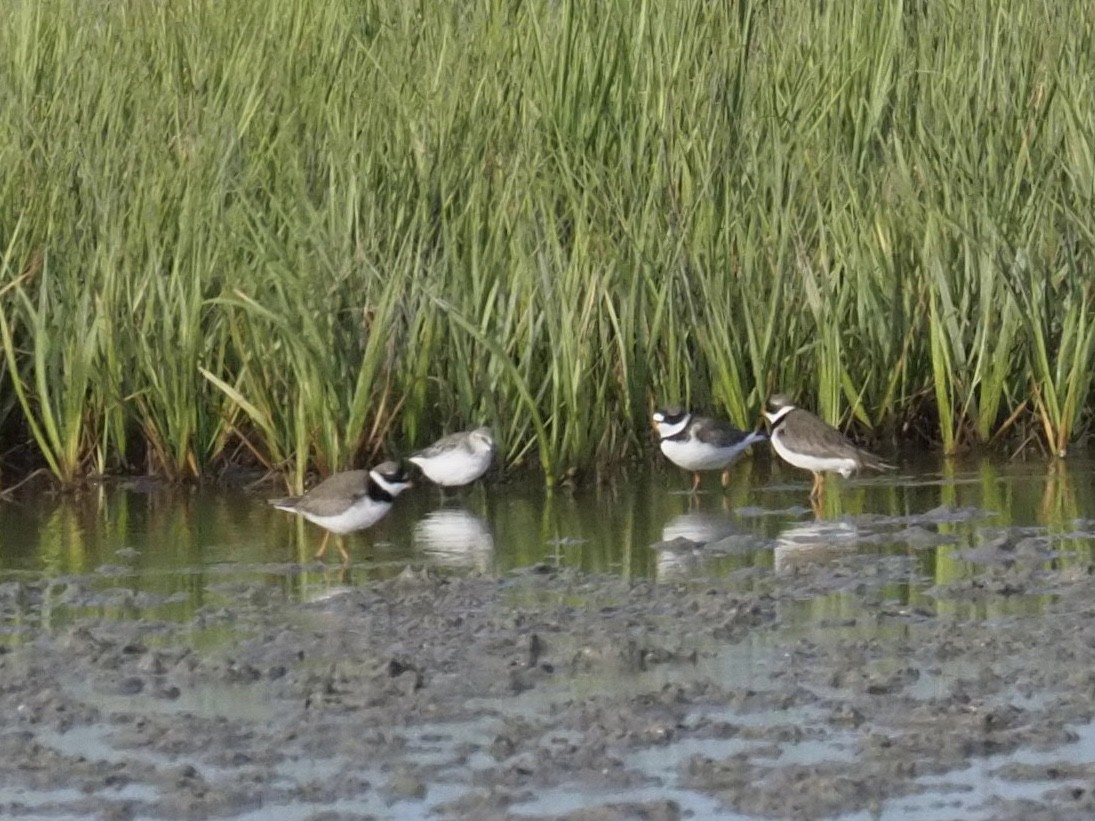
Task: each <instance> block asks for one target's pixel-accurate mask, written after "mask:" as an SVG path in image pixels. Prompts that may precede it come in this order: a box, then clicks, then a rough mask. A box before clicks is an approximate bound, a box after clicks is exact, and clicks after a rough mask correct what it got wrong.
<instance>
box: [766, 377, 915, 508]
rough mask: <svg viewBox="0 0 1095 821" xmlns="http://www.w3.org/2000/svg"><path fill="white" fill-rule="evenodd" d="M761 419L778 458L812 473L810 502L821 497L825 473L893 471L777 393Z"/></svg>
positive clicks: (845, 473) (835, 430) (844, 473)
mask: <svg viewBox="0 0 1095 821" xmlns="http://www.w3.org/2000/svg"><path fill="white" fill-rule="evenodd" d="M764 417H765V418H766V419H767V420H768V424H769V426H770V428H771V431H770V434H769V437H770V439H771V442H772V447H773V448H774V449H775V451H776V453H778V454H779V456H780V458H781V459H783V461H784V462H787V463H788V464H789V465H794V466H795V467H797V468H803V469H805V470H809V471H811V472H812V473H813V474H814V486H813V488H811V490H810V498H811V499H817V498H819V497H820V496H821V489H822V487H823V485H824V482H825V474H826V473H839V474H840V475H841V476H843V477H844V478H845V479H847V478H848V477H849V476H851V475H852V474H853V473H857V472H859V471H860V470H862V469H863V468H869V469H871V470H892V469H893V465H890V464H887V463H886V462H883V461H882V460H881V459H879V458H878V457H877V456H875V455H874V454H873V453H868V452H867V451H865V450H863V449H862V448H860V447H858V446H857V445H856V444H855V442H853V441H852V440H851V439H849V438H848V437H847V436H845V435H844V434H843V433H841V432H840V431H839V430H837V429H836V428H834V427H833V426H832V425H830V424H828V423H827V422H825V421H823V420H821V419H819V418H818V417H817V416H814V414H812V413H810V412H809V411H806V410H803V409H802V408H799V407H796V406H795V405H794V404H793V403H792V402H791V400H790V399H788V398H787V397H786V396H782V395H778V394H777V395H776V396H773V397H772V398H771V399H769V400H768V410H766V411H764Z"/></svg>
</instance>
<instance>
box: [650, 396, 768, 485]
mask: <svg viewBox="0 0 1095 821" xmlns="http://www.w3.org/2000/svg"><path fill="white" fill-rule="evenodd" d="M654 426H655V427H656V428H657V430H658V436H659V437H660V438H661V450H662V453H664V454H665V456H666V458H667V459H669V461H670V462H672V463H673V464H675V465H678V466H680V467H682V468H684V469H685V470H690V471H692V492H693V493H695V492H696V489H697V488H698V487H699V486H700V474H699V471H701V470H721V471H722V485H723V487H726V485H728V484H729V483H730V470H729V468H730V465H731V464H732V463H733V462H734V460H736V459H737V458H738V457H739V456H741V454H742V453H744V452H745V449H746V448H747V447H749V446H750V445H752V444H753V443H754V442H763V441H764V440H765V439H767V438H768V436H767V435H766V434H765V433H764V432H763V431H752V432H750V433H746V432H745V431H741V430H738V429H737V428H735V427H734V426H733V425H731V424H730V423H729V422H723V421H722V420H721V419H709V418H707V417H705V416H695V415H693V414H692V413H691V412H689V411H686V410H683V409H681V408H676V407H671V408H665V409H663V410H658V411H655V412H654Z"/></svg>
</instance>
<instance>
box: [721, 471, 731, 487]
mask: <svg viewBox="0 0 1095 821" xmlns="http://www.w3.org/2000/svg"><path fill="white" fill-rule="evenodd" d="M722 486H723V487H730V468H727V469H726V470H724V471H723V472H722Z"/></svg>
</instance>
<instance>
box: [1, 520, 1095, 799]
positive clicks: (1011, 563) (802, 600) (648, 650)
mask: <svg viewBox="0 0 1095 821" xmlns="http://www.w3.org/2000/svg"><path fill="white" fill-rule="evenodd" d="M804 532H805V533H807V535H808V531H804ZM815 535H816V534H815ZM889 537H890V538H891V540H892V539H895V538H896V539H897V540H898V541H900V540H901V539H905V540H906V543H907V544H908V546H909V547H908V553H907V555H905V556H900V555H898V556H888V557H878V556H869V555H864V554H862V553H858V552H856V551H854V550H847V549H845V547H844V546H842V544H841V541H840V532H839V528H837V529H836V530H833V529H832V527H829V529H828V530H827V531H825V532H824V534H823V543H822V544H811V543H810V542H809V540H806V541H805V542H803V538H802V534H798V542H796V541H795V534H791V536H790V537H788V538H787V539H786V540H785V543H784V544H783V545H782V547H783V549H784V553H785V555H784V557H783V559H782V561H781V560H780V556H779V555H777V556H776V561H775V563H774V565H773V566H772V567H769V568H757V567H750V568H746V569H743V570H741V571H739V572H736V573H732V574H729V575H727V576H724V577H720V578H710V577H706V576H704V575H703V574H702V572H701V573H698V574H693V575H688V576H684V577H682V578H680V579H678V580H669V581H653V580H642V581H635V580H627V579H623V578H620V577H619V576H609V575H591V574H584V573H579V572H575V571H568V570H560V569H558V568H552V567H546V566H537V567H533V568H530V569H527V570H525V571H522V572H517V573H510V574H506V575H505V576H504V577H503V578H491V577H487V576H480V575H476V574H474V573H473V574H471V575H456V574H452V573H450V572H447V571H445V570H444V569H443V568H441V569H423V568H421V567H413V566H409V567H408V569H407V570H406V571H405V572H404V573H403V574H402V575H400V576H399V577H398V578H395V579H391V580H388V581H379V582H370V583H366V584H364V585H360V586H354V587H349V588H347V589H344V590H332V591H331V593H330V595H328V596H326V597H325V598H323V599H321V600H319V601H310V602H301V601H294V600H292V599H291V598H289V597H288V596H286V595H285V594H283V593H282V592H279V589H278V587H277V586H276V585H263V584H259V583H255V584H239V585H235V586H232V585H229V586H228V587H226V588H225V589H222V590H220V591H219V593H220V598H219V599H218V601H217V603H216V604H215V605H210V606H208V607H206V608H204V609H202V610H200V611H199V612H198V614H197V615H196V616H195V617H194V618H193V619H190V620H187V621H185V622H181V623H180V622H174V621H157V620H155V619H152V618H149V617H147V616H146V617H142V618H133V619H127V618H118V617H116V615H114V614H113V613H112V615H111V617H109V618H106V617H102V616H100V615H96V613H97V612H98V611H97V610H96V608H98V607H101V606H102V604H103V602H104V600H105V601H109V602H112V603H113V604H115V605H117V604H118V603H119V602H122V603H124V602H125V601H126V597H127V596H132V594H131V593H129V592H128V591H125V590H124V589H121V588H120V587H119V588H116V589H114V588H110V587H105V588H104V587H103V585H102V584H93V583H92V580H91V579H88V578H85V577H82V576H71V577H65V578H61V579H53V580H49V581H39V580H28V581H11V582H7V583H5V584H3V585H2V586H0V614H2V616H3V629H4V633H3V642H2V643H0V712H2V714H3V715H4V717H5V720H4V722H3V725H2V730H0V785H3V786H0V815H2V816H3V817H6V818H103V819H136V818H163V819H189V818H256V819H258V818H264V819H267V818H270V819H297V818H299V819H316V820H317V821H318V819H324V821H334V820H335V819H351V818H352V819H359V818H371V817H375V818H415V817H434V818H477V819H491V818H499V819H502V818H544V819H546V818H571V819H588V820H589V821H593V819H598V820H604V819H632V818H637V819H675V818H688V817H694V818H719V817H725V818H739V817H746V818H802V819H810V818H827V817H847V818H871V817H879V816H880V815H883V816H885V815H886V814H890V815H891V816H892V817H909V818H915V817H923V818H950V817H953V818H978V817H985V818H999V819H1019V818H1024V819H1029V818H1087V817H1091V816H1092V815H1093V814H1095V729H1092V727H1093V724H1092V721H1093V716H1095V638H1093V636H1095V634H1093V632H1092V629H1091V625H1092V624H1093V623H1095V596H1093V595H1092V589H1093V584H1095V580H1093V579H1092V574H1093V572H1095V568H1093V567H1091V566H1087V565H1082V564H1077V563H1075V562H1072V563H1069V564H1067V565H1062V564H1059V563H1057V562H1055V561H1054V550H1053V548H1052V545H1051V544H1050V543H1049V542H1047V541H1046V540H1045V539H1042V538H1041V537H1039V536H1037V535H1029V534H1025V533H1023V532H1021V531H1019V530H1018V529H1015V530H1008V529H1000V530H999V531H998V532H996V531H986V532H985V534H984V537H983V538H982V539H981V540H980V542H979V544H978V545H977V546H976V547H973V548H971V549H970V551H969V556H968V557H967V560H968V561H970V562H973V563H975V564H976V566H977V568H978V569H977V571H976V572H975V573H972V574H969V575H968V576H965V577H963V579H962V580H961V581H959V582H956V583H954V584H951V585H929V587H928V589H927V590H926V591H925V595H924V596H922V597H920V598H919V599H918V602H919V603H918V604H916V605H915V606H910V605H907V604H903V603H902V602H901V600H900V597H899V596H895V595H894V594H893V590H895V589H896V588H897V586H900V585H908V584H915V583H921V582H923V580H921V579H917V578H916V576H917V569H916V568H917V563H916V562H915V555H916V551H918V550H923V549H930V545H932V544H934V543H935V542H936V541H938V540H939V538H945V537H940V536H939V533H938V531H937V530H936V529H934V527H933V525H932V524H931V523H929V522H927V521H925V522H902V523H898V524H896V525H894V526H893V528H892V530H891V532H890V533H889ZM780 547H781V545H778V544H777V545H776V546H775V549H776V550H777V551H778V550H779V549H780ZM736 548H737V546H736V544H735V543H734V537H733V536H730V537H723V538H722V540H721V542H720V541H713V542H711V543H710V544H707V545H700V544H698V543H694V542H692V543H690V542H689V541H688V540H687V539H686V538H684V537H680V536H678V537H674V539H673V540H672V541H671V542H667V543H665V544H663V545H658V546H656V549H658V550H659V551H660V552H662V553H663V554H664V555H666V556H669V557H677V558H679V557H681V556H686V557H691V556H693V555H700V556H702V555H703V552H704V551H705V550H707V551H714V552H718V551H720V550H721V551H732V550H734V549H736ZM792 548H793V549H792ZM265 570H266V571H267V572H268V573H269V574H270V575H272V576H276V575H277V574H291V573H293V572H298V570H299V568H298V567H295V566H293V565H284V566H282V565H271V566H270V567H268V568H266V569H265ZM834 592H840V593H842V594H843V595H842V597H841V598H840V601H841V602H842V604H841V607H840V608H839V610H836V611H834V612H833V613H832V614H831V615H829V616H827V617H822V618H816V617H813V618H810V619H803V618H802V609H803V607H805V606H808V605H809V603H810V602H811V601H812V600H815V599H819V598H824V597H830V596H832V594H834ZM999 601H1008V602H1017V603H1022V602H1029V604H1030V606H1029V607H1025V606H1017V607H1015V608H1010V609H1009V608H1002V609H1001V610H1000V612H1002V613H1013V614H1014V615H991V612H992V611H989V610H986V609H985V607H984V605H985V603H986V602H999ZM150 604H154V602H147V601H142V602H136V603H132V606H134V607H136V608H139V607H142V606H148V605H150ZM123 609H124V608H123ZM61 611H64V614H65V615H64V618H60V616H59V614H60V613H61ZM986 785H987V786H986Z"/></svg>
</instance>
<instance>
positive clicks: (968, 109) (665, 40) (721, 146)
mask: <svg viewBox="0 0 1095 821" xmlns="http://www.w3.org/2000/svg"><path fill="white" fill-rule="evenodd" d="M0 10H2V14H0V18H2V20H3V22H2V23H0V255H2V256H0V336H2V343H3V357H2V362H0V431H2V432H3V440H4V441H3V448H2V450H3V452H4V461H5V464H6V465H7V467H6V470H5V474H6V475H9V476H10V474H11V472H12V470H13V469H14V468H13V466H17V467H18V468H19V469H26V468H28V467H31V466H33V465H42V466H44V467H46V468H47V469H48V470H49V471H50V472H51V473H53V474H54V475H55V476H56V477H57V478H58V479H60V480H62V481H74V480H77V479H79V478H80V477H83V476H86V475H88V474H95V473H112V472H129V471H141V472H143V471H150V472H153V473H158V474H162V475H165V476H168V477H176V478H187V477H194V476H201V475H208V474H210V473H213V472H216V471H217V470H219V469H220V468H222V467H223V466H224V465H226V464H231V463H235V462H239V461H247V462H257V463H262V464H266V465H269V466H271V467H275V468H279V469H282V470H285V471H286V472H287V474H288V475H289V476H290V477H291V483H292V484H295V485H300V483H301V482H302V481H303V477H304V475H305V473H306V472H307V471H308V470H310V469H318V470H319V471H321V472H326V471H329V470H332V469H336V468H340V467H345V466H346V465H348V464H350V463H351V462H362V461H367V460H369V459H371V458H373V457H374V456H375V455H376V454H377V453H378V452H380V451H397V452H398V451H399V450H405V449H407V448H409V447H410V446H412V445H415V444H421V443H422V442H423V441H425V440H428V439H430V438H431V437H433V436H435V435H437V434H439V433H441V432H444V431H446V430H450V429H453V428H455V427H458V426H463V425H466V424H473V423H474V424H479V423H483V422H485V423H489V424H492V425H493V426H494V427H495V428H496V429H497V432H498V435H499V438H500V440H501V442H503V443H504V445H505V453H506V458H507V459H508V460H510V461H518V462H520V461H526V462H532V463H537V464H539V465H540V466H541V467H542V468H543V470H544V473H545V476H547V477H548V479H549V480H551V479H553V478H555V477H558V476H560V475H562V474H564V473H565V472H566V471H568V470H570V469H585V468H589V467H591V466H594V465H598V464H605V463H611V462H613V461H615V460H617V459H620V458H624V457H627V456H629V455H632V454H635V453H638V452H640V451H641V450H643V449H645V448H648V447H649V441H648V430H649V428H648V421H647V420H648V415H649V412H650V410H651V407H652V405H653V404H654V403H657V402H661V401H663V400H665V399H668V398H678V399H680V400H682V401H684V402H688V403H693V404H696V405H699V406H703V407H704V408H705V409H708V410H712V411H715V412H721V413H724V414H726V415H727V416H729V417H730V418H733V419H734V420H735V421H737V422H738V423H739V424H741V425H752V424H755V422H756V419H757V417H758V414H759V410H760V405H761V401H762V399H763V397H764V396H766V395H767V394H768V393H769V392H770V391H772V390H775V389H780V390H783V391H785V392H792V393H794V394H796V395H797V396H798V397H799V398H800V399H801V400H803V401H804V403H806V404H808V405H810V406H811V407H814V408H816V409H817V410H818V411H819V412H820V413H821V414H822V415H823V416H825V417H826V418H827V419H829V420H831V421H833V422H837V423H841V424H845V425H850V426H853V427H857V428H859V429H860V430H862V431H868V430H872V431H875V432H876V434H878V435H890V434H892V435H896V436H898V437H916V438H919V439H923V440H931V441H935V442H938V443H939V444H940V445H941V446H942V447H943V448H945V449H947V450H952V451H953V450H957V449H960V448H962V447H965V446H966V445H968V444H977V443H994V442H1002V441H1005V440H1006V441H1007V442H1008V445H1009V447H1012V446H1015V445H1016V443H1021V442H1024V441H1026V442H1030V443H1036V444H1039V445H1040V446H1041V447H1043V448H1045V449H1046V450H1047V451H1048V452H1063V451H1064V450H1066V449H1067V448H1068V446H1069V444H1070V443H1071V442H1073V441H1074V440H1075V439H1076V437H1077V436H1080V435H1082V434H1083V433H1084V430H1085V427H1086V426H1087V425H1088V424H1089V423H1090V421H1091V396H1092V389H1091V375H1092V368H1093V359H1095V304H1093V289H1095V255H1093V253H1092V251H1093V245H1095V242H1093V228H1095V216H1093V215H1095V107H1093V105H1092V100H1093V99H1095V37H1093V30H1095V13H1093V12H1092V9H1091V7H1090V5H1089V4H1086V3H1082V2H1078V1H1076V2H1073V1H1072V0H1066V2H1048V1H1047V2H1040V1H1039V0H1003V1H1002V2H1001V0H964V1H963V2H950V1H949V0H947V1H946V2H933V3H927V2H920V0H908V1H907V2H894V1H893V0H889V1H888V2H881V3H867V2H851V3H832V2H800V0H776V1H775V2H753V1H752V0H742V2H733V3H731V2H709V0H682V2H674V3H654V2H644V0H638V2H632V1H631V0H607V2H603V3H585V2H578V0H528V1H527V2H514V0H486V2H482V3H466V2H448V1H447V0H422V2H411V3H403V2H390V3H386V2H378V0H262V2H258V0H240V2H231V3H225V2H221V0H186V2H159V0H91V2H89V0H0Z"/></svg>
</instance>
